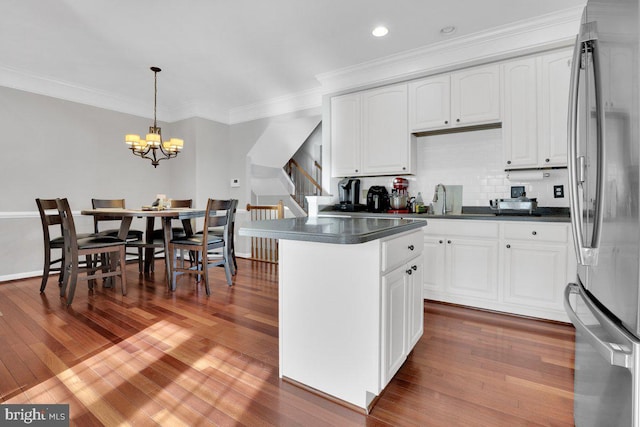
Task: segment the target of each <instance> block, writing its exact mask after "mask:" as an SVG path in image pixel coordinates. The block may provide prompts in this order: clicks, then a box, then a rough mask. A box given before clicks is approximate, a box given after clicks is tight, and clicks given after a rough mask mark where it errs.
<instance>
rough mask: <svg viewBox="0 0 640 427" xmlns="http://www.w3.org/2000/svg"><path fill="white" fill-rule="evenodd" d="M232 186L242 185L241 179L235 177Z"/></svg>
mask: <svg viewBox="0 0 640 427" xmlns="http://www.w3.org/2000/svg"><path fill="white" fill-rule="evenodd" d="M231 187H234V188H235V187H240V180H239V179H238V178H233V179H232V180H231Z"/></svg>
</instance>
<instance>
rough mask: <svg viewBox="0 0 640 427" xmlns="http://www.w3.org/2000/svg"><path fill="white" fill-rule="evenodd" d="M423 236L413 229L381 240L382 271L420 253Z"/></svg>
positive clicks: (422, 246) (392, 267)
mask: <svg viewBox="0 0 640 427" xmlns="http://www.w3.org/2000/svg"><path fill="white" fill-rule="evenodd" d="M423 248H424V237H423V234H422V231H415V232H413V233H411V234H405V235H403V236H401V237H397V238H395V239H391V240H386V241H383V242H382V271H389V270H392V269H394V268H396V267H398V266H399V265H402V264H404V263H405V262H407V261H408V260H410V259H411V258H414V257H416V256H417V255H420V254H421V253H422V249H423Z"/></svg>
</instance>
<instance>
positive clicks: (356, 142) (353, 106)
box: [331, 94, 362, 176]
mask: <svg viewBox="0 0 640 427" xmlns="http://www.w3.org/2000/svg"><path fill="white" fill-rule="evenodd" d="M360 106H361V97H360V95H359V94H351V95H344V96H336V97H333V98H331V165H332V175H333V176H349V175H357V174H359V173H360V172H361V168H362V166H361V159H360V150H361V133H362V118H361V113H360V110H361V107H360Z"/></svg>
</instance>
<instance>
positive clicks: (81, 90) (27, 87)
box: [0, 65, 164, 118]
mask: <svg viewBox="0 0 640 427" xmlns="http://www.w3.org/2000/svg"><path fill="white" fill-rule="evenodd" d="M0 86H5V87H9V88H12V89H18V90H22V91H25V92H30V93H35V94H38V95H44V96H49V97H52V98H57V99H63V100H65V101H71V102H77V103H79V104H84V105H91V106H93V107H98V108H104V109H107V110H113V111H118V112H121V113H126V114H131V115H134V116H140V117H146V118H153V115H152V111H153V110H152V109H150V107H149V103H145V102H141V101H140V100H138V99H135V98H129V97H122V96H117V95H114V94H112V93H109V92H105V91H99V90H96V89H93V88H90V87H86V86H81V85H78V84H75V83H71V82H67V81H64V80H57V79H52V78H49V77H46V76H44V75H40V74H35V73H32V72H27V71H25V70H21V69H17V68H14V67H8V66H5V65H0ZM158 111H159V112H160V111H161V109H160V108H158ZM163 113H164V112H163Z"/></svg>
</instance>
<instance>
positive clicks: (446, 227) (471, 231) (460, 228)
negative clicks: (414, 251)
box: [424, 218, 500, 239]
mask: <svg viewBox="0 0 640 427" xmlns="http://www.w3.org/2000/svg"><path fill="white" fill-rule="evenodd" d="M499 229H500V224H499V223H498V222H497V221H473V220H466V219H449V220H446V219H432V218H429V219H428V220H427V226H426V227H424V234H425V236H447V237H449V236H464V237H472V238H473V237H483V238H484V237H487V238H493V239H497V238H498V235H499Z"/></svg>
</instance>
